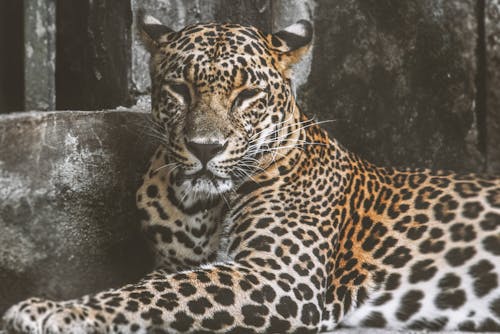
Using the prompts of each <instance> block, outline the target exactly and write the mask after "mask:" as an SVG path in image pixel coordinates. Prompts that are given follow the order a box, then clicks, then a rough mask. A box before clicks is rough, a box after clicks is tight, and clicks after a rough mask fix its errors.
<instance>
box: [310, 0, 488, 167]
mask: <svg viewBox="0 0 500 334" xmlns="http://www.w3.org/2000/svg"><path fill="white" fill-rule="evenodd" d="M316 13H317V15H316V18H315V28H316V42H315V47H314V50H313V60H312V69H311V75H310V78H309V80H308V83H307V85H306V87H305V89H304V90H302V93H301V94H300V96H301V99H302V101H303V106H304V107H305V109H306V110H307V111H308V113H309V114H310V115H318V117H319V118H320V119H333V120H334V122H333V123H331V124H327V125H325V127H327V128H329V130H330V132H331V133H332V135H334V136H335V137H336V138H338V139H339V140H340V141H341V142H342V143H343V144H345V145H346V146H347V147H348V148H350V149H351V150H353V151H354V152H358V153H359V154H361V155H362V156H363V157H365V158H367V159H369V160H371V161H373V162H376V163H379V164H382V165H399V166H426V167H438V168H452V169H456V170H476V171H480V170H482V169H483V164H484V159H483V157H482V156H481V155H480V154H479V151H478V148H477V128H476V125H475V112H474V111H475V110H474V99H475V84H474V79H475V74H476V72H475V67H476V58H475V47H476V44H475V43H476V28H477V27H476V26H477V23H476V16H475V1H473V0H467V1H438V0H424V1H422V0H411V1H391V0H384V1H379V0H377V1H375V0H369V1H348V2H347V1H341V2H332V1H327V0H320V1H318V2H317V7H316Z"/></svg>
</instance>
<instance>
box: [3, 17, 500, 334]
mask: <svg viewBox="0 0 500 334" xmlns="http://www.w3.org/2000/svg"><path fill="white" fill-rule="evenodd" d="M144 22H145V23H144V24H143V34H144V36H145V40H146V45H147V47H148V49H149V50H150V51H151V53H152V60H151V76H152V82H153V89H152V102H153V117H154V120H155V122H156V124H157V127H156V128H155V129H154V132H155V134H156V135H157V136H160V137H161V138H162V140H163V144H162V145H161V147H160V148H159V149H158V151H157V152H156V153H155V155H154V157H153V158H152V160H151V163H150V167H149V171H148V172H147V173H146V175H145V177H144V183H143V185H142V187H141V188H140V189H139V191H138V193H137V203H138V207H139V208H140V209H141V212H142V213H143V221H142V224H143V228H144V231H145V233H146V235H147V236H148V238H149V240H150V241H151V245H152V248H153V249H154V250H155V253H156V258H157V266H158V269H157V270H155V271H154V272H153V273H151V274H150V275H148V276H147V277H145V278H144V279H143V280H141V281H140V282H138V283H136V284H131V285H127V286H124V287H122V288H119V289H112V290H109V291H105V292H101V293H98V294H95V295H89V296H85V297H83V298H80V299H78V300H71V301H65V302H52V301H46V300H39V299H29V300H27V301H24V302H21V303H19V304H17V305H15V306H13V307H12V308H10V309H9V310H8V311H7V313H6V314H5V316H4V318H3V319H4V323H5V325H6V328H7V329H9V330H11V331H15V332H25V333H87V332H90V333H185V332H189V333H284V332H291V333H316V332H318V331H320V330H331V329H335V328H337V327H339V326H369V327H391V328H407V329H430V330H442V329H447V330H449V329H462V330H481V331H487V330H491V331H499V330H500V289H499V287H498V276H499V274H500V262H499V255H500V233H499V226H500V179H498V178H492V177H482V176H477V175H472V174H468V175H458V174H454V173H451V172H444V171H429V170H401V169H393V168H380V167H376V166H374V165H372V164H370V163H368V162H366V161H364V160H362V159H360V158H359V157H357V156H356V155H355V154H352V153H350V152H349V151H348V150H346V149H345V148H344V147H342V146H341V145H340V144H339V143H338V142H336V141H335V140H334V139H332V138H329V137H328V135H327V133H326V132H325V131H323V130H322V129H321V128H320V127H319V126H318V124H317V123H316V122H314V121H311V120H308V119H307V118H306V116H305V115H303V114H301V113H300V111H299V109H298V107H297V105H296V102H295V99H294V96H293V94H292V90H291V87H290V76H291V71H290V69H291V66H292V65H293V64H294V63H295V62H296V61H298V60H299V59H300V57H301V55H302V54H303V53H304V52H305V51H307V47H308V45H309V42H310V41H311V38H312V29H311V25H310V24H309V23H308V22H305V21H300V22H298V23H297V24H295V25H293V26H291V27H289V28H287V29H285V30H283V31H281V32H278V33H276V34H273V35H272V34H264V33H262V32H260V31H259V30H257V29H255V28H253V27H247V26H240V25H230V24H197V25H193V26H189V27H186V28H185V29H183V30H181V31H179V32H174V31H172V30H170V29H168V28H167V27H165V26H163V25H161V24H160V23H159V22H158V21H156V20H154V19H152V18H146V19H145V20H144Z"/></svg>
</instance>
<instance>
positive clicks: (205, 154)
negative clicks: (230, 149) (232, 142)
mask: <svg viewBox="0 0 500 334" xmlns="http://www.w3.org/2000/svg"><path fill="white" fill-rule="evenodd" d="M186 146H187V148H188V150H189V151H191V153H193V154H194V156H195V157H197V158H198V159H199V160H200V162H201V163H202V164H203V165H204V166H206V165H207V163H208V162H209V161H210V160H212V159H213V158H214V157H215V156H216V155H218V154H219V153H221V152H222V151H224V149H225V148H226V147H227V142H226V143H225V144H224V145H223V144H221V143H197V142H194V141H187V142H186Z"/></svg>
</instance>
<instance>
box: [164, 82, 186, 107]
mask: <svg viewBox="0 0 500 334" xmlns="http://www.w3.org/2000/svg"><path fill="white" fill-rule="evenodd" d="M167 90H168V91H169V92H170V93H171V94H172V95H174V96H175V97H176V98H177V99H178V100H181V102H183V103H184V104H186V105H189V104H190V103H191V91H190V90H189V87H188V85H186V84H185V83H182V82H170V83H168V84H167Z"/></svg>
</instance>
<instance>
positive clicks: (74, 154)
mask: <svg viewBox="0 0 500 334" xmlns="http://www.w3.org/2000/svg"><path fill="white" fill-rule="evenodd" d="M147 126H148V122H147V115H146V114H143V113H134V112H126V111H110V112H56V113H47V114H42V113H28V114H13V115H6V116H1V117H0V231H1V232H0V245H2V247H1V248H0V282H1V284H0V314H1V313H3V311H4V310H5V309H6V307H7V306H9V305H11V304H13V303H14V302H17V301H19V300H21V299H23V298H26V297H28V296H31V295H38V296H46V297H50V298H56V299H59V298H73V297H77V296H80V295H82V294H84V293H89V292H92V291H98V290H101V289H104V288H108V287H111V286H117V285H120V284H123V283H125V282H130V281H132V280H134V279H137V278H138V277H140V276H141V275H142V274H144V273H145V271H146V270H147V269H148V266H149V264H150V263H151V259H150V257H149V255H148V253H147V251H146V247H145V246H144V243H143V241H142V238H141V234H140V230H139V219H138V216H137V212H136V208H135V191H136V189H137V187H138V185H139V182H140V176H141V174H142V173H143V171H144V169H145V167H146V163H147V161H148V159H149V157H150V156H151V154H152V151H153V147H152V145H151V144H149V143H150V141H149V140H148V139H149V138H148V135H146V134H145V133H146V132H147Z"/></svg>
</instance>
